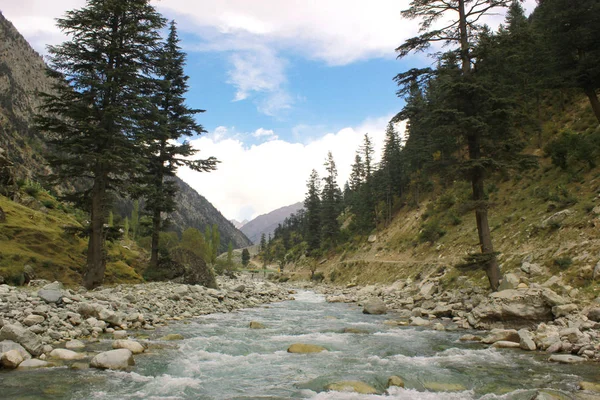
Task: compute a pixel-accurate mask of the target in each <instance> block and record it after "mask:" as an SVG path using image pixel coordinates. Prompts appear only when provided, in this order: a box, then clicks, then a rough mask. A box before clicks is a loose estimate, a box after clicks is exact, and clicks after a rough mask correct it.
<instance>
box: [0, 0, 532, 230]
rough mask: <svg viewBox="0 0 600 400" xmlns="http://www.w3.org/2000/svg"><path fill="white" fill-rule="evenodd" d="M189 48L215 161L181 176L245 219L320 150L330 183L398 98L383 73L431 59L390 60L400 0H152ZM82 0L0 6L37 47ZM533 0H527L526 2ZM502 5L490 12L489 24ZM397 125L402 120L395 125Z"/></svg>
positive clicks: (273, 204)
mask: <svg viewBox="0 0 600 400" xmlns="http://www.w3.org/2000/svg"><path fill="white" fill-rule="evenodd" d="M153 4H155V5H156V6H157V8H158V10H159V11H160V12H162V13H163V14H164V15H165V17H167V18H169V19H175V20H176V21H177V23H178V27H179V33H180V37H181V39H182V46H183V48H184V50H185V51H186V52H187V53H188V63H187V69H186V72H187V74H188V75H189V76H190V80H189V83H190V91H189V95H188V103H189V105H190V106H192V107H196V108H201V109H206V110H207V111H206V113H204V114H200V115H199V116H198V122H199V123H201V124H202V125H203V126H204V127H205V129H206V130H207V131H208V132H207V133H206V134H204V135H202V136H200V137H197V138H193V140H192V141H191V142H192V144H193V145H194V146H195V147H196V148H197V149H198V150H200V157H208V156H213V155H214V156H216V157H217V158H219V159H220V160H221V161H222V163H221V164H220V166H219V169H218V170H217V171H216V172H212V173H209V174H207V173H200V174H199V173H194V172H191V171H189V170H185V169H182V170H180V172H179V176H180V177H182V179H184V180H185V181H187V182H188V183H189V184H190V185H191V186H192V187H194V188H195V189H196V190H198V192H199V193H200V194H202V195H203V196H205V197H206V198H207V199H208V200H209V201H211V202H212V203H213V204H214V205H215V206H216V207H217V208H218V209H219V210H220V211H221V212H222V213H223V214H224V215H225V216H226V217H227V218H230V219H233V218H235V219H238V220H242V219H251V218H253V217H256V216H258V215H259V214H263V213H266V212H269V211H271V210H273V209H275V208H278V207H282V206H285V205H288V204H292V203H295V202H297V201H301V200H302V199H303V197H304V192H305V182H306V179H307V178H308V176H309V174H310V171H311V169H313V168H315V169H317V170H318V171H320V172H322V171H323V168H322V164H323V162H324V160H325V157H326V155H327V152H328V151H332V153H333V156H334V159H335V161H336V163H337V167H338V171H339V177H338V183H339V184H340V185H343V183H344V182H345V181H346V179H347V177H348V175H349V173H350V164H351V163H352V159H353V158H354V152H355V151H356V149H357V148H358V146H359V145H360V143H361V141H362V139H363V135H364V134H365V133H369V135H370V136H371V138H372V140H373V141H374V143H375V146H376V149H380V148H381V146H382V142H383V134H384V130H385V127H386V125H387V123H388V121H389V120H390V118H391V117H392V116H393V115H394V114H395V113H397V112H398V111H399V110H400V109H401V107H402V101H401V99H398V98H397V97H396V95H395V90H396V87H395V84H394V82H393V80H392V79H393V77H394V76H395V75H396V74H397V73H399V72H401V71H404V70H406V69H409V68H412V67H415V66H419V65H424V64H427V63H429V62H430V60H429V59H427V58H425V57H424V56H423V55H419V56H412V57H409V58H407V59H405V60H402V61H399V60H396V58H395V53H394V48H395V47H397V46H398V45H400V44H401V43H402V42H403V40H405V39H407V38H409V37H412V36H414V35H415V34H416V33H417V29H418V25H417V22H416V21H407V20H402V19H401V17H400V11H401V10H403V9H405V8H407V7H408V4H409V1H408V0H376V1H370V2H365V1H363V0H320V1H306V0H252V1H249V0H218V1H215V0H162V1H160V2H158V1H157V2H154V1H153ZM84 5H85V0H53V1H47V0H20V1H14V0H0V11H2V12H3V14H4V15H5V17H6V18H8V19H9V20H11V21H12V22H13V24H14V25H15V26H16V28H17V29H19V31H20V32H21V33H22V34H23V35H24V36H25V38H26V39H27V40H28V41H29V42H30V43H31V44H32V46H33V47H34V48H35V49H36V50H38V51H39V52H40V53H42V54H43V53H44V52H45V46H46V45H48V44H57V43H60V42H62V41H63V40H65V39H66V38H65V37H64V36H63V35H62V34H61V33H60V32H59V31H58V30H57V29H56V28H55V26H54V19H55V18H57V17H60V16H62V15H63V14H64V12H65V11H67V10H69V9H73V8H79V7H82V6H84ZM533 5H534V0H527V1H526V6H527V8H528V9H529V10H531V9H532V7H533ZM501 20H502V17H501V16H498V17H494V18H492V20H491V22H492V24H497V23H498V21H501ZM397 129H398V130H400V131H403V129H404V127H403V125H400V126H398V127H397Z"/></svg>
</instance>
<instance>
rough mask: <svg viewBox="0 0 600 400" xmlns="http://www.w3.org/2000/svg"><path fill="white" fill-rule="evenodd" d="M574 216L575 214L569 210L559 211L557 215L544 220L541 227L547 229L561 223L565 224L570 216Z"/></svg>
mask: <svg viewBox="0 0 600 400" xmlns="http://www.w3.org/2000/svg"><path fill="white" fill-rule="evenodd" d="M572 214H573V211H572V210H569V209H566V210H562V211H559V212H557V213H554V214H552V215H551V216H549V217H548V218H546V219H545V220H543V221H542V223H541V225H540V226H541V227H542V228H544V229H545V228H548V227H550V226H552V225H553V224H559V223H561V222H563V221H564V220H565V219H566V218H567V217H568V216H569V215H572Z"/></svg>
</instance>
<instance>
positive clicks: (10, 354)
mask: <svg viewBox="0 0 600 400" xmlns="http://www.w3.org/2000/svg"><path fill="white" fill-rule="evenodd" d="M23 361H25V359H24V358H23V356H22V355H21V353H19V350H10V351H7V352H6V353H3V354H2V357H0V363H1V364H2V366H3V367H4V368H6V369H15V368H17V367H18V366H19V364H21V363H22V362H23Z"/></svg>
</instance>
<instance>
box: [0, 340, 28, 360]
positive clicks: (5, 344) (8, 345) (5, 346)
mask: <svg viewBox="0 0 600 400" xmlns="http://www.w3.org/2000/svg"><path fill="white" fill-rule="evenodd" d="M11 350H17V351H18V352H19V353H21V355H22V356H23V359H25V360H29V359H30V358H31V354H29V353H28V352H27V350H25V348H23V346H21V345H20V344H18V343H15V342H13V341H12V340H4V341H2V342H0V354H2V353H6V352H8V351H11Z"/></svg>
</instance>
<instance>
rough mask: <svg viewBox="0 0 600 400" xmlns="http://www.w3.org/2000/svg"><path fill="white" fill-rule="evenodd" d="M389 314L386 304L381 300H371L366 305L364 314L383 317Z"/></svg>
mask: <svg viewBox="0 0 600 400" xmlns="http://www.w3.org/2000/svg"><path fill="white" fill-rule="evenodd" d="M385 313H387V307H386V305H385V303H384V302H383V301H381V300H379V299H373V300H369V301H367V302H366V303H365V305H364V308H363V314H373V315H381V314H385Z"/></svg>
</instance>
